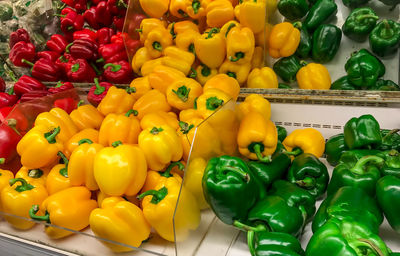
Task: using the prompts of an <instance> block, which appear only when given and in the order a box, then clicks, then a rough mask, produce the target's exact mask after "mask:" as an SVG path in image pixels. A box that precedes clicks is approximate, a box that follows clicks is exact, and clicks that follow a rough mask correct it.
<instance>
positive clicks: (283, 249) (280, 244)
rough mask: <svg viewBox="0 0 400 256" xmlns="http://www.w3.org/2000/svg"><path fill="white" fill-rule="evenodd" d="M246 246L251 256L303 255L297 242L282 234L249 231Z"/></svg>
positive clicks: (295, 239) (292, 237) (293, 238)
mask: <svg viewBox="0 0 400 256" xmlns="http://www.w3.org/2000/svg"><path fill="white" fill-rule="evenodd" d="M247 244H248V246H249V251H250V253H251V255H252V256H258V255H287V256H301V255H305V254H304V250H303V249H302V248H301V244H300V242H299V240H298V239H297V238H296V237H294V236H292V235H289V234H286V233H283V232H268V231H260V232H254V231H249V232H248V233H247Z"/></svg>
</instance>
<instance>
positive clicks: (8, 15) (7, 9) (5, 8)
mask: <svg viewBox="0 0 400 256" xmlns="http://www.w3.org/2000/svg"><path fill="white" fill-rule="evenodd" d="M12 16H13V8H12V6H11V5H9V4H8V3H6V2H0V21H7V20H11V19H12Z"/></svg>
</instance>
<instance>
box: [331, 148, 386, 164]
mask: <svg viewBox="0 0 400 256" xmlns="http://www.w3.org/2000/svg"><path fill="white" fill-rule="evenodd" d="M379 153H381V151H380V150H376V149H352V150H348V151H345V152H343V153H342V155H341V156H340V159H339V164H342V163H344V164H347V165H350V166H354V165H356V163H357V162H358V160H360V159H361V158H363V157H364V156H376V155H378V154H379Z"/></svg>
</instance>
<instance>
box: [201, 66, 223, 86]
mask: <svg viewBox="0 0 400 256" xmlns="http://www.w3.org/2000/svg"><path fill="white" fill-rule="evenodd" d="M217 74H218V70H217V69H216V68H213V69H211V68H209V67H207V66H206V65H204V64H200V65H198V66H197V68H196V80H197V82H199V83H200V84H201V85H204V84H205V83H206V82H207V81H208V80H210V79H211V78H212V77H214V76H216V75H217Z"/></svg>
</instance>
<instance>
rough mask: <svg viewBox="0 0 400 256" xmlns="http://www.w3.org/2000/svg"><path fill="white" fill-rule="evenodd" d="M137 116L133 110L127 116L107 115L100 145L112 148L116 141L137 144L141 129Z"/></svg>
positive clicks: (101, 129)
mask: <svg viewBox="0 0 400 256" xmlns="http://www.w3.org/2000/svg"><path fill="white" fill-rule="evenodd" d="M135 114H137V112H135V110H132V109H131V110H129V111H128V112H127V113H126V114H119V115H117V114H109V115H107V116H106V118H105V119H104V121H103V123H102V124H101V127H100V131H99V143H100V144H102V145H103V146H108V147H111V145H112V143H113V142H115V141H121V142H122V143H124V144H136V143H137V142H138V136H139V133H140V132H141V129H140V123H139V120H138V119H137V118H136V117H135V116H134V115H135Z"/></svg>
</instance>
